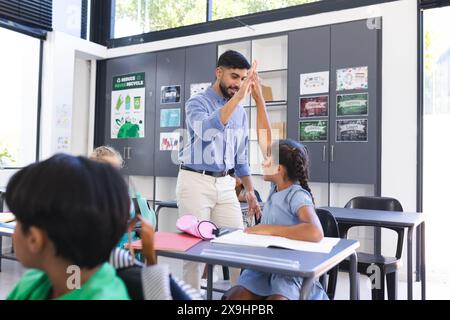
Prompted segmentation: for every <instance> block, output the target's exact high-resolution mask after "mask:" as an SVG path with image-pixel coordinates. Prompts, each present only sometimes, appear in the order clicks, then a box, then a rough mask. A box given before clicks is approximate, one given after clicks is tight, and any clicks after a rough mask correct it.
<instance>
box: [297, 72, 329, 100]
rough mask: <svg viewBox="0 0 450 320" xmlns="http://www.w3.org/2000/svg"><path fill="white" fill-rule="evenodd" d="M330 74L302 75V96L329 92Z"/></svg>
mask: <svg viewBox="0 0 450 320" xmlns="http://www.w3.org/2000/svg"><path fill="white" fill-rule="evenodd" d="M329 82H330V73H329V72H328V71H322V72H313V73H302V74H300V95H306V94H318V93H324V92H328V90H329Z"/></svg>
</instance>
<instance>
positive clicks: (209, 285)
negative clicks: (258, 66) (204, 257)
mask: <svg viewBox="0 0 450 320" xmlns="http://www.w3.org/2000/svg"><path fill="white" fill-rule="evenodd" d="M206 268H207V275H208V282H207V285H206V300H212V293H213V290H212V289H213V282H214V279H213V268H214V265H212V264H207V265H206Z"/></svg>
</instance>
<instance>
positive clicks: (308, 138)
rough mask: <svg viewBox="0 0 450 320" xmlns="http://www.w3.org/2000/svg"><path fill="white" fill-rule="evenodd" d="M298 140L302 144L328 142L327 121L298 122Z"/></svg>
mask: <svg viewBox="0 0 450 320" xmlns="http://www.w3.org/2000/svg"><path fill="white" fill-rule="evenodd" d="M298 132H299V140H300V141H302V142H326V141H327V140H328V121H327V120H317V121H299V123H298Z"/></svg>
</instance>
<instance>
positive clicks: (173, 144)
mask: <svg viewBox="0 0 450 320" xmlns="http://www.w3.org/2000/svg"><path fill="white" fill-rule="evenodd" d="M179 145H180V133H179V132H161V133H160V137H159V150H161V151H172V150H178V149H179Z"/></svg>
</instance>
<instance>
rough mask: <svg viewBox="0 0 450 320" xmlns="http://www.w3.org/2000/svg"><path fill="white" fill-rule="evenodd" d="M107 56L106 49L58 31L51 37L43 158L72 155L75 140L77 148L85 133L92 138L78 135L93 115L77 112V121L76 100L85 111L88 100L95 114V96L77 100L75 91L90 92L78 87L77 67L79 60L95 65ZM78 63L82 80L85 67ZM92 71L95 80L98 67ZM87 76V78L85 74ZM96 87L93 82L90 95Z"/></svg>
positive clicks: (46, 67)
mask: <svg viewBox="0 0 450 320" xmlns="http://www.w3.org/2000/svg"><path fill="white" fill-rule="evenodd" d="M105 57H106V48H105V47H103V46H100V45H97V44H95V43H92V42H89V41H86V40H83V39H79V38H77V37H73V36H70V35H67V34H64V33H61V32H57V31H54V32H51V33H49V34H48V38H47V41H46V42H45V46H44V67H43V82H42V83H43V95H42V119H41V130H42V131H41V152H40V158H41V159H45V158H48V157H50V156H51V155H53V154H54V153H56V152H67V153H73V152H72V145H73V144H72V138H74V139H77V142H76V143H75V146H76V148H78V146H79V143H80V142H79V141H80V140H78V139H81V140H84V139H85V136H86V134H87V135H89V136H90V137H92V133H91V132H88V133H86V132H84V133H81V134H80V133H78V132H76V130H77V129H79V128H81V127H82V128H86V127H85V124H84V121H86V117H88V119H91V116H92V115H91V114H89V115H83V114H81V115H79V114H78V113H75V118H74V117H73V115H74V114H73V108H74V101H75V103H77V104H78V103H82V104H83V105H81V106H80V107H81V108H82V109H83V108H84V109H86V106H85V105H84V104H85V103H86V102H87V101H89V110H90V112H92V110H93V109H94V108H93V105H92V104H93V101H94V100H93V98H92V97H89V98H88V99H85V98H84V97H80V98H79V97H77V98H76V99H75V100H74V90H75V92H76V93H80V92H86V90H87V89H86V88H85V87H84V85H85V84H84V83H81V84H80V83H77V84H76V85H75V80H76V76H75V64H76V59H80V60H89V61H93V62H95V61H96V60H97V59H104V58H105ZM78 63H80V64H79V66H80V68H77V77H78V76H81V77H82V76H83V68H84V67H81V66H82V64H81V62H78ZM94 66H95V64H94ZM91 71H92V72H91V79H92V78H93V77H95V68H93V69H92V70H91ZM84 76H87V75H86V72H84ZM94 79H95V78H94ZM83 87H84V89H83ZM93 88H95V86H93V85H92V83H91V81H90V89H89V92H90V94H91V95H95V90H93ZM75 107H78V106H75ZM88 128H90V130H92V125H91V123H89V124H88ZM84 130H86V129H84ZM78 137H81V138H78ZM75 151H78V150H75Z"/></svg>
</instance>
